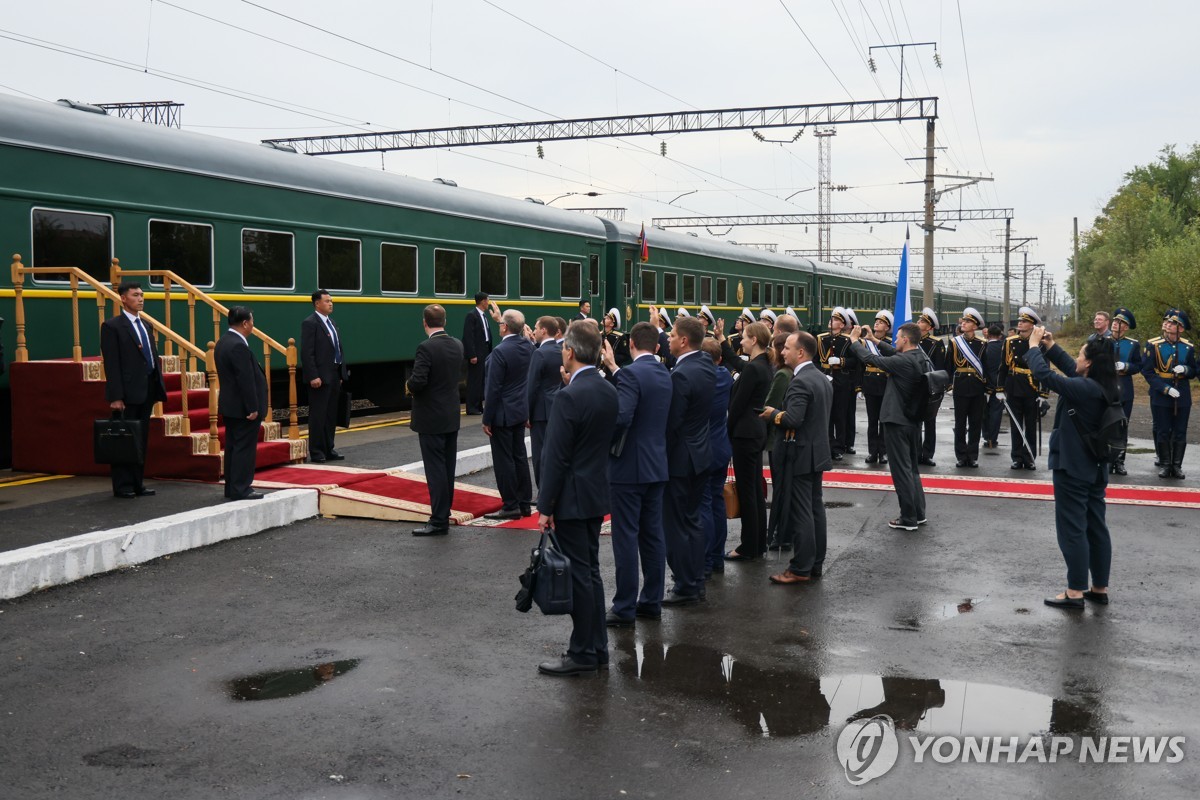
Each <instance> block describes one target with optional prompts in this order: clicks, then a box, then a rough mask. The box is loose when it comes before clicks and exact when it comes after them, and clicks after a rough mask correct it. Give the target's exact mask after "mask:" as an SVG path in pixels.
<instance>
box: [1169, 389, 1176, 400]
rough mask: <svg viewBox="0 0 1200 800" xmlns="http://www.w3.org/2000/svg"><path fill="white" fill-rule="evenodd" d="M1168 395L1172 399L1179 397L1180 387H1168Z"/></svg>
mask: <svg viewBox="0 0 1200 800" xmlns="http://www.w3.org/2000/svg"><path fill="white" fill-rule="evenodd" d="M1167 397H1170V398H1171V399H1172V400H1174V399H1176V398H1178V397H1179V390H1178V389H1174V388H1172V389H1167Z"/></svg>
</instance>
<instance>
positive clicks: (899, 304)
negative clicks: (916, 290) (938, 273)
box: [892, 231, 912, 344]
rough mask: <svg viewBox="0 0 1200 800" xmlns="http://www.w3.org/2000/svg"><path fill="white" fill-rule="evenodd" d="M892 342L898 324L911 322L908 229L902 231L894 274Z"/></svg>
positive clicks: (894, 340)
mask: <svg viewBox="0 0 1200 800" xmlns="http://www.w3.org/2000/svg"><path fill="white" fill-rule="evenodd" d="M892 315H893V316H894V317H895V321H894V322H893V323H892V344H895V343H896V334H897V332H898V331H899V330H900V326H901V325H903V324H905V323H906V322H912V287H911V286H909V283H908V231H905V232H904V250H902V251H901V253H900V274H899V275H897V276H896V307H895V309H893V311H892Z"/></svg>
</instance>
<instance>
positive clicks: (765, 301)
mask: <svg viewBox="0 0 1200 800" xmlns="http://www.w3.org/2000/svg"><path fill="white" fill-rule="evenodd" d="M771 305H772V303H771V284H769V283H764V284H763V296H762V307H763V308H770V307H771Z"/></svg>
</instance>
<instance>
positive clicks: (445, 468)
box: [417, 431, 458, 528]
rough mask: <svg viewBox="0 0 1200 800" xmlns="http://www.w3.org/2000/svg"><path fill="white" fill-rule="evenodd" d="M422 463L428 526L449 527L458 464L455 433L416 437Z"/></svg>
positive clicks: (421, 434) (423, 434) (418, 435)
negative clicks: (455, 470)
mask: <svg viewBox="0 0 1200 800" xmlns="http://www.w3.org/2000/svg"><path fill="white" fill-rule="evenodd" d="M417 440H418V441H419V442H420V444H421V463H422V464H424V465H425V484H426V485H427V486H428V487H429V524H430V526H432V527H434V528H448V527H450V507H451V505H453V503H454V467H455V464H456V463H457V462H458V431H451V432H450V433H419V434H417Z"/></svg>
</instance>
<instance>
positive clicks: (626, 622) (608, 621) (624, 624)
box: [604, 611, 634, 628]
mask: <svg viewBox="0 0 1200 800" xmlns="http://www.w3.org/2000/svg"><path fill="white" fill-rule="evenodd" d="M604 624H605V625H607V626H608V627H610V628H632V627H633V625H634V621H633V619H625V617H618V616H617V615H616V614H614V613H613V612H611V611H609V612H608V613H607V614H605V615H604Z"/></svg>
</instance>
